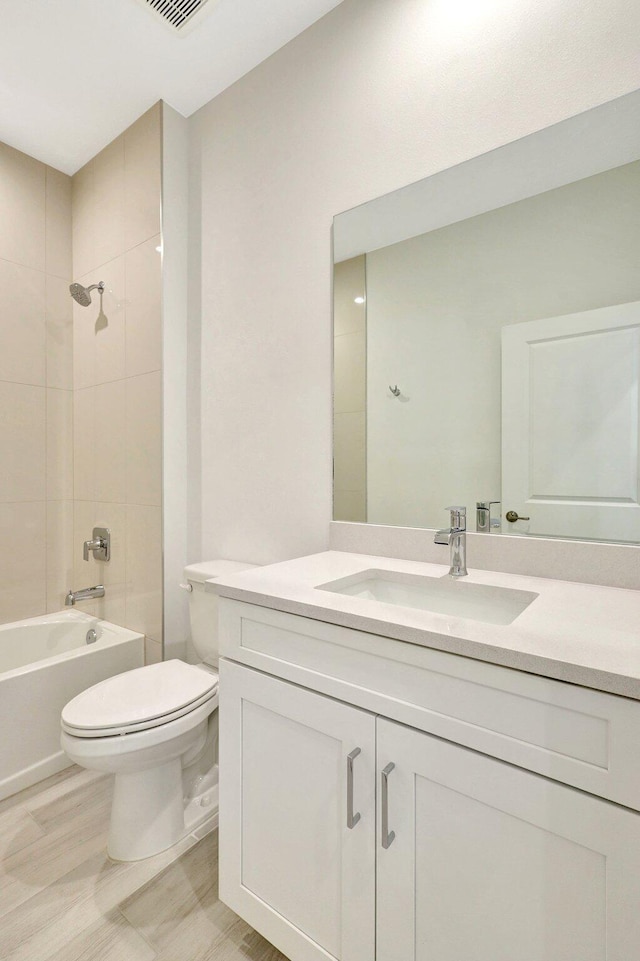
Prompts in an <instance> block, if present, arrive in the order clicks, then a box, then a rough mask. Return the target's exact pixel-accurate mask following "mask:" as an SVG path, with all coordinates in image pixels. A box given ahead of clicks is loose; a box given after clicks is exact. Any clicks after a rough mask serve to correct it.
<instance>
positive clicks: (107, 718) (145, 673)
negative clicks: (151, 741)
mask: <svg viewBox="0 0 640 961" xmlns="http://www.w3.org/2000/svg"><path fill="white" fill-rule="evenodd" d="M217 694H218V675H217V674H216V673H215V672H214V671H203V670H201V669H200V668H198V667H195V666H193V665H191V664H186V663H185V662H184V661H179V660H171V661H163V662H161V663H159V664H150V665H148V666H147V667H139V668H136V669H135V670H132V671H126V672H125V673H124V674H118V675H116V676H115V677H110V678H107V680H106V681H101V682H100V683H99V684H95V685H94V686H93V687H90V688H88V689H87V690H86V691H83V692H82V693H81V694H79V695H78V696H77V697H74V698H73V700H71V701H69V703H68V704H67V705H66V706H65V708H64V710H63V711H62V718H61V721H62V729H63V731H65V732H66V733H67V734H70V735H73V736H74V737H82V738H100V737H114V736H116V735H121V734H131V733H135V732H137V731H145V730H149V729H151V728H154V727H159V726H161V725H163V724H168V723H169V722H171V721H175V720H177V719H178V718H180V717H183V716H184V715H186V714H189V713H191V712H192V711H196V710H197V709H198V708H199V707H202V706H205V705H207V704H208V703H209V702H210V701H212V700H213V699H214V698H217Z"/></svg>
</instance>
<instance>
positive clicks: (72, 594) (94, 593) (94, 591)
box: [64, 584, 104, 607]
mask: <svg viewBox="0 0 640 961" xmlns="http://www.w3.org/2000/svg"><path fill="white" fill-rule="evenodd" d="M90 597H104V587H103V586H102V584H98V585H97V586H96V587H84V588H83V589H82V590H81V591H69V593H68V594H67V596H66V597H65V599H64V606H65V607H73V605H74V604H75V602H76V601H88V600H89V598H90Z"/></svg>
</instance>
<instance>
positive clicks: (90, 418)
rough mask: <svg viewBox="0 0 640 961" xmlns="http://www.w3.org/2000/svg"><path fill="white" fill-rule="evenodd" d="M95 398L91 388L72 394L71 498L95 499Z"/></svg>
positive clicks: (75, 391)
mask: <svg viewBox="0 0 640 961" xmlns="http://www.w3.org/2000/svg"><path fill="white" fill-rule="evenodd" d="M95 430H96V424H95V396H94V388H93V387H85V388H83V389H82V390H74V392H73V478H74V480H73V491H74V493H73V496H74V497H75V498H76V500H81V501H92V500H94V498H95V462H94V445H95Z"/></svg>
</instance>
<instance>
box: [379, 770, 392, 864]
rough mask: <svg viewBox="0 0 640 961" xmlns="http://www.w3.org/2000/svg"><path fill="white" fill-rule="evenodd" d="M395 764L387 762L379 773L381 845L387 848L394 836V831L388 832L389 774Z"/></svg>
mask: <svg viewBox="0 0 640 961" xmlns="http://www.w3.org/2000/svg"><path fill="white" fill-rule="evenodd" d="M394 767H395V764H393V763H391V764H387V766H386V768H385V769H384V770H383V772H382V775H381V779H380V780H381V784H382V839H381V840H382V847H383V848H384V849H385V851H386V850H387V848H388V847H390V845H391V844H392V843H393V839H394V838H395V836H396V832H395V831H391V832H389V775H390V774H391V772H392V771H393V769H394Z"/></svg>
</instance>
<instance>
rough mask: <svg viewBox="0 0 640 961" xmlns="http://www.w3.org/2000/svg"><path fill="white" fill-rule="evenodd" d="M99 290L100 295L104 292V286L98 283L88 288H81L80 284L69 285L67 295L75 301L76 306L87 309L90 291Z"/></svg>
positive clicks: (89, 301)
mask: <svg viewBox="0 0 640 961" xmlns="http://www.w3.org/2000/svg"><path fill="white" fill-rule="evenodd" d="M92 290H99V291H100V293H102V291H103V290H104V284H103V282H102V281H100V283H99V284H91V286H90V287H83V286H82V284H70V285H69V293H70V294H71V296H72V297H73V299H74V300H75V302H76V303H77V304H80V306H81V307H88V306H89V304H90V303H91V291H92Z"/></svg>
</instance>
